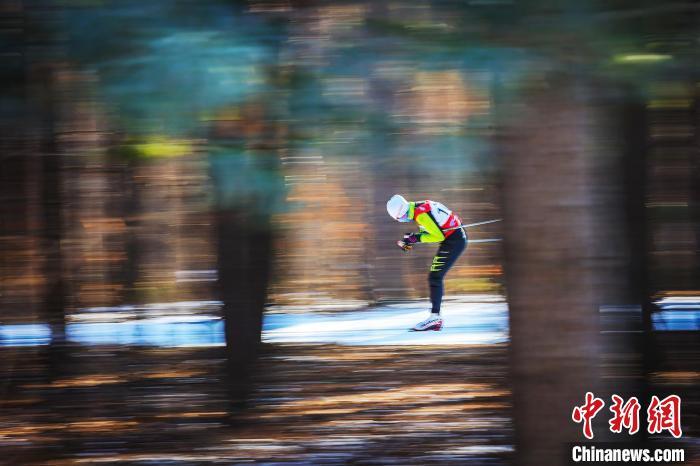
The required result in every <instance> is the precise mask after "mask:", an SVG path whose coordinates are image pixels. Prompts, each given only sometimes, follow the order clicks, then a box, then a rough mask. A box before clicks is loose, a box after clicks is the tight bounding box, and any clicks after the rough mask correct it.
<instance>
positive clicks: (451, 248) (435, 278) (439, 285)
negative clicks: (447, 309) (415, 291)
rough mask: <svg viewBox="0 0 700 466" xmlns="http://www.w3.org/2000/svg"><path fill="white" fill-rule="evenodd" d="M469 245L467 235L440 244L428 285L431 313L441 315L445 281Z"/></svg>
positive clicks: (431, 266)
mask: <svg viewBox="0 0 700 466" xmlns="http://www.w3.org/2000/svg"><path fill="white" fill-rule="evenodd" d="M466 245H467V241H466V235H463V234H459V233H456V234H454V235H452V236H450V237H449V238H448V239H446V240H445V241H443V242H442V243H440V247H439V248H438V252H437V254H435V257H434V258H433V263H432V264H431V265H430V273H429V274H428V284H429V285H430V303H431V305H432V309H431V311H430V312H431V313H433V314H440V307H441V305H442V296H443V294H444V279H445V274H446V273H447V271H448V270H450V268H452V265H454V263H455V262H456V261H457V259H458V258H459V256H460V255H462V252H463V251H464V248H465V247H466Z"/></svg>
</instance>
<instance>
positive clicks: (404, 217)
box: [396, 210, 411, 223]
mask: <svg viewBox="0 0 700 466" xmlns="http://www.w3.org/2000/svg"><path fill="white" fill-rule="evenodd" d="M396 220H398V221H399V222H401V223H407V222H410V221H411V219H410V218H409V216H408V210H407V211H406V213H405V214H403V215H402V216H401V217H399V218H397V219H396Z"/></svg>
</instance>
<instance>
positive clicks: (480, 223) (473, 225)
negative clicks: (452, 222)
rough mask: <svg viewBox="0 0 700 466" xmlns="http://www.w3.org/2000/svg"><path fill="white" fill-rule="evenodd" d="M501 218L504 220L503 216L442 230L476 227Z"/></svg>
mask: <svg viewBox="0 0 700 466" xmlns="http://www.w3.org/2000/svg"><path fill="white" fill-rule="evenodd" d="M501 220H503V219H502V218H496V219H494V220H486V221H484V222H476V223H470V224H468V225H461V226H458V227H452V228H446V229H444V230H442V231H450V230H459V229H460V228H469V227H475V226H477V225H486V224H487V223H495V222H500V221H501Z"/></svg>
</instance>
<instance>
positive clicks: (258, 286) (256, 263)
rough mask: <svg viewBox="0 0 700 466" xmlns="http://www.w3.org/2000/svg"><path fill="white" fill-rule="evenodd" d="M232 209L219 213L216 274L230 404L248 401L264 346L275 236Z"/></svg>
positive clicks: (222, 210) (217, 215)
mask: <svg viewBox="0 0 700 466" xmlns="http://www.w3.org/2000/svg"><path fill="white" fill-rule="evenodd" d="M244 216H245V213H242V212H241V211H240V210H239V209H236V208H233V207H230V208H225V209H221V210H219V211H218V212H217V214H216V217H217V223H218V225H217V226H218V229H217V236H218V261H219V264H218V273H219V287H220V296H221V298H222V301H223V303H224V309H223V314H224V321H225V333H226V351H227V361H228V366H229V367H228V371H227V372H228V375H229V380H228V387H229V390H230V395H231V402H232V403H233V404H234V405H238V404H240V403H242V402H244V401H245V397H246V395H247V392H248V386H249V381H250V380H249V379H250V374H251V370H252V368H253V364H254V362H255V359H256V357H257V354H258V350H259V347H260V339H261V333H262V316H263V308H264V305H265V298H266V295H267V285H268V281H269V275H270V268H271V267H270V263H271V261H272V234H271V232H270V231H269V230H267V229H263V228H259V229H258V228H255V226H254V225H251V224H250V223H249V222H246V221H245V217H244Z"/></svg>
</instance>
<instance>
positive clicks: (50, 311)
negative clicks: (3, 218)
mask: <svg viewBox="0 0 700 466" xmlns="http://www.w3.org/2000/svg"><path fill="white" fill-rule="evenodd" d="M44 71H45V73H44V74H42V75H39V73H37V76H36V79H37V81H38V87H39V89H37V91H38V92H37V96H38V98H39V101H40V104H41V107H40V108H41V110H42V113H41V117H42V124H41V147H40V149H39V150H40V153H39V156H40V158H41V205H42V217H43V219H42V220H43V224H42V229H41V237H42V251H43V256H44V278H45V295H44V300H43V302H44V315H45V319H46V321H47V323H48V324H49V326H50V328H51V344H50V345H49V348H48V351H49V370H50V372H51V373H53V372H60V370H59V369H58V367H59V366H60V364H61V360H62V359H63V357H64V350H65V342H66V316H65V307H66V283H65V277H64V273H63V250H62V248H61V238H62V233H63V222H62V189H61V182H62V157H61V152H60V151H59V149H58V142H57V128H58V121H57V119H58V108H57V106H58V105H59V104H58V101H57V99H58V96H57V90H56V86H57V84H56V82H55V80H56V74H57V71H56V70H54V69H51V68H49V69H45V70H44ZM49 376H50V377H52V375H51V374H49ZM56 376H58V374H56Z"/></svg>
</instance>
